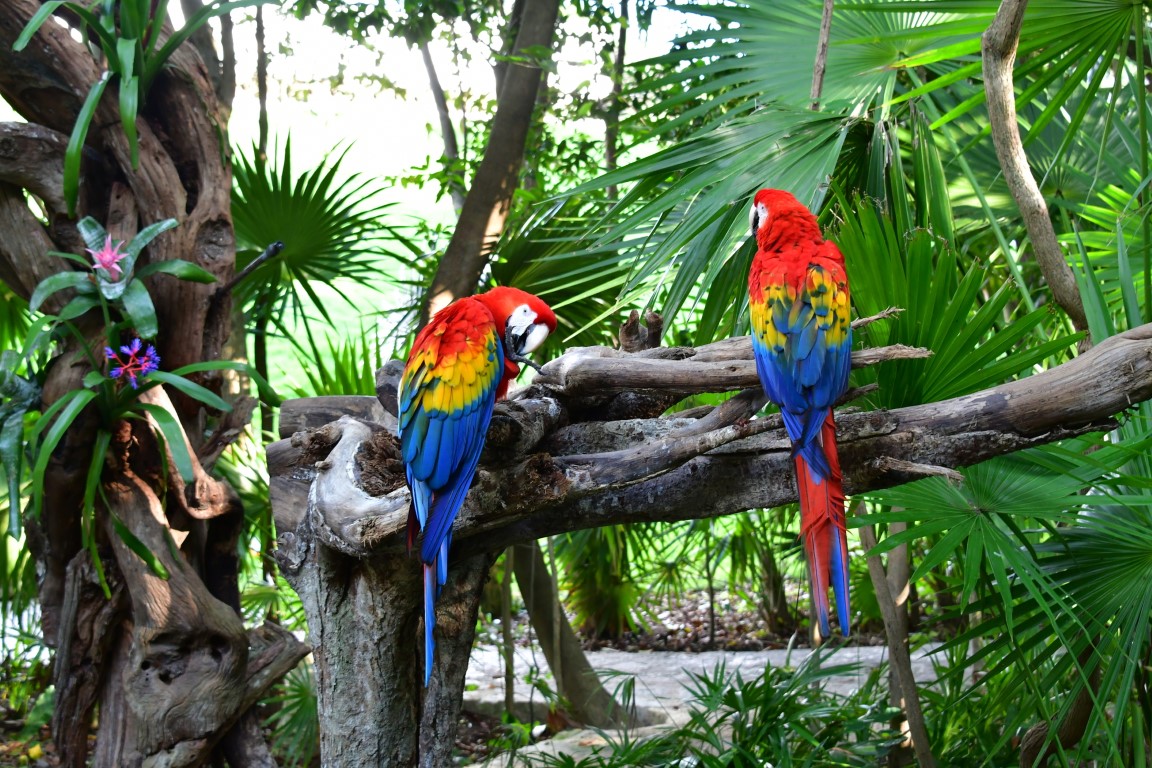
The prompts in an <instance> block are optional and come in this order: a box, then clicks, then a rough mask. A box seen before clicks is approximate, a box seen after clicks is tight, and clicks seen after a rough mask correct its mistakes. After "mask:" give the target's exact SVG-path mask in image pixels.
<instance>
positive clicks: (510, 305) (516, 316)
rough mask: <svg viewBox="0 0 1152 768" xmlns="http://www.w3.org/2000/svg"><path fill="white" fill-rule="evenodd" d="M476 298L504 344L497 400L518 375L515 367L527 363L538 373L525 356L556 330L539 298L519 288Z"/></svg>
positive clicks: (553, 319) (518, 367) (493, 291)
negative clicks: (502, 367)
mask: <svg viewBox="0 0 1152 768" xmlns="http://www.w3.org/2000/svg"><path fill="white" fill-rule="evenodd" d="M476 298H477V299H479V300H480V301H482V302H484V306H486V307H488V311H489V312H491V313H492V317H493V318H494V319H495V320H496V327H497V328H498V329H500V333H501V336H500V338H501V339H502V340H503V342H504V377H503V378H502V379H501V381H500V387H499V389H498V390H497V397H503V396H504V395H505V393H506V392H507V390H508V385H509V384H510V383H511V382H512V380H513V379H514V378H516V376H517V375H519V373H520V366H519V365H518V363H527V364H528V365H531V366H532V367H533V368H536V369H537V370H539V368H540V366H538V365H536V364H535V363H533V362H532V361H531V360H529V359H528V358H527V355H529V354H531V353H532V352H534V351H536V350H537V349H539V348H540V345H541V344H543V343H544V341H545V340H546V339H547V338H548V334H550V333H552V332H553V331H555V330H556V315H555V314H553V312H552V309H551V307H549V306H548V305H547V304H545V303H544V302H543V301H541V300H540V298H539V297H537V296H533V295H532V294H530V293H528V292H526V291H522V290H520V289H519V288H509V287H507V286H500V287H498V288H493V289H492V290H490V291H488V292H487V293H482V294H480V295H478V296H477V297H476Z"/></svg>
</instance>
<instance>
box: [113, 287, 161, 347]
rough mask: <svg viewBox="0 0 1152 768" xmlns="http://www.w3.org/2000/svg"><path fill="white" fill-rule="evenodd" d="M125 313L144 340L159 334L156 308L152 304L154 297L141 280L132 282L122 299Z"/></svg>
mask: <svg viewBox="0 0 1152 768" xmlns="http://www.w3.org/2000/svg"><path fill="white" fill-rule="evenodd" d="M120 300H121V302H122V303H123V306H124V313H125V314H126V315H128V319H129V320H130V321H131V323H132V327H133V328H135V329H136V333H137V335H138V336H140V338H142V339H151V338H153V337H155V336H156V334H157V333H158V332H159V330H160V329H159V326H158V324H157V322H156V307H155V306H154V305H153V304H152V297H151V296H149V295H148V289H147V288H145V287H144V283H142V282H141V281H140V280H130V281H129V282H128V287H127V288H125V289H124V295H123V296H122V297H121V299H120Z"/></svg>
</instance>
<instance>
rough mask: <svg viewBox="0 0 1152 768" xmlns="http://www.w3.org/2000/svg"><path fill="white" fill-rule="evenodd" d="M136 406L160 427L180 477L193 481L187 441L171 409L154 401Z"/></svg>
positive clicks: (185, 480) (186, 480)
mask: <svg viewBox="0 0 1152 768" xmlns="http://www.w3.org/2000/svg"><path fill="white" fill-rule="evenodd" d="M136 407H137V408H139V409H141V410H142V411H144V412H145V413H147V414H148V415H150V416H151V417H152V419H153V420H154V421H155V422H156V426H157V427H159V428H160V435H161V437H163V439H164V442H165V443H166V444H167V445H168V452H169V453H170V454H172V461H173V462H175V464H176V470H177V471H178V472H179V473H180V477H181V479H183V480H184V482H186V483H191V482H193V481H194V480H195V479H196V476H195V474H194V470H193V469H192V456H191V455H190V454H189V453H188V445H187V443H185V442H184V430H183V428H182V427H181V426H180V422H178V421H176V417H175V416H173V415H172V413H171V411H169V410H168V409H166V408H164V407H162V406H159V405H156V404H155V403H137V405H136Z"/></svg>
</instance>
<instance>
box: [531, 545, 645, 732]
mask: <svg viewBox="0 0 1152 768" xmlns="http://www.w3.org/2000/svg"><path fill="white" fill-rule="evenodd" d="M513 551H514V552H515V555H514V557H513V560H512V564H513V567H514V568H515V570H516V584H517V586H519V587H520V594H521V595H523V596H524V604H525V607H526V608H527V609H528V618H529V620H530V621H531V622H532V630H533V631H534V632H535V633H536V637H537V638H538V639H539V640H540V648H541V649H542V650H543V651H544V658H545V660H547V662H548V668H549V669H551V670H552V671H553V673H554V674H555V675H556V683H557V685H558V686H559V688H560V695H561V696H563V697H564V698H565V699H567V701H568V704H569V706H570V707H571V709H570V711H569V714H570V715H572V717H573V718H574V719H576V720H578V721H579V722H581V723H584V724H586V725H590V726H592V727H593V728H620V727H622V726H624V725H630V724H634V723H635V721H636V717H635V713H631V712H628V711H626V710H624V708H623V707H621V706H620V705H619V704H617V703H616V700H615V699H613V698H612V696H611V694H609V693H608V691H606V690H605V689H604V685H603V683H601V682H600V678H599V677H597V676H596V670H594V669H593V668H592V665H591V664H589V663H588V658H587V657H586V656H585V655H584V649H583V648H582V647H581V645H580V639H579V638H578V637H576V633H575V632H573V631H572V625H571V624H569V623H568V619H567V617H565V616H564V615H563V613H561V612H560V601H559V599H558V597H557V595H556V585H555V583H554V582H553V580H552V577H551V574H550V573H549V572H548V566H547V564H546V563H545V562H544V555H543V553H542V552H541V551H540V545H539V544H537V543H536V542H534V541H530V542H523V543H521V544H517V545H516V546H515V547H513Z"/></svg>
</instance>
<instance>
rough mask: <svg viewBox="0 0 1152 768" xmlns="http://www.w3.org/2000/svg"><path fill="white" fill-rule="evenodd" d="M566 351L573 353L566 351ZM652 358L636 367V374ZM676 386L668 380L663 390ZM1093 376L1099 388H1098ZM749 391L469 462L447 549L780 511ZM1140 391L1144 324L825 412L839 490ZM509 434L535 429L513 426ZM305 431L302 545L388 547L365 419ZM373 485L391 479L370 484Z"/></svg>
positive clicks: (765, 425) (1093, 426)
mask: <svg viewBox="0 0 1152 768" xmlns="http://www.w3.org/2000/svg"><path fill="white" fill-rule="evenodd" d="M575 354H576V355H582V351H577V352H576V353H575ZM641 359H642V358H641ZM696 359H697V356H692V357H688V358H686V359H683V360H679V361H661V363H667V364H668V366H669V367H672V366H675V365H685V366H691V367H692V369H693V370H694V371H695V372H696V375H698V376H700V377H701V379H702V380H714V379H713V378H712V377H711V375H710V374H709V371H713V370H714V369H716V370H719V371H720V374H719V376H720V377H721V378H723V377H726V376H728V375H729V374H728V371H729V369H730V365H731V363H730V362H719V363H716V364H713V366H712V367H709V366H702V365H701V364H699V363H698V362H696ZM642 360H643V359H642ZM598 361H599V358H587V357H583V356H581V357H580V361H579V362H577V363H573V364H571V365H570V364H569V361H565V360H563V358H561V360H559V361H555V362H554V363H553V365H559V366H560V367H563V368H564V369H565V370H568V371H570V372H571V374H572V375H571V378H572V379H574V380H579V381H581V382H583V381H586V380H587V377H586V376H585V375H584V374H583V373H581V371H580V367H581V366H582V365H586V364H590V365H597V364H598ZM633 362H634V363H635V362H637V361H636V360H633ZM652 362H653V361H651V360H643V362H642V363H641V366H648V365H650V364H651V363H652ZM623 363H624V361H621V364H623ZM633 378H635V376H633ZM682 378H683V377H681V376H679V375H672V376H670V377H666V379H665V380H666V381H668V380H675V381H679V380H681V379H682ZM1101 382H1108V384H1109V386H1108V387H1107V388H1102V387H1101ZM553 391H554V393H555V394H556V396H557V398H559V399H560V400H561V401H562V399H563V398H564V397H565V396H566V393H564V392H562V391H560V390H558V389H556V390H553ZM754 395H755V393H754V392H750V393H746V394H745V395H742V396H741V397H743V398H746V400H747V401H746V402H744V403H743V404H741V405H739V406H734V407H733V408H732V409H731V410H730V411H729V412H728V413H727V414H725V415H724V416H723V417H721V416H715V417H712V418H713V421H712V422H706V423H707V426H709V427H711V426H715V427H716V428H713V429H708V430H707V431H701V430H700V429H699V425H696V424H693V421H692V420H686V419H675V418H666V419H651V420H645V421H643V422H641V421H637V422H623V423H615V424H601V425H595V424H574V425H571V426H568V427H565V428H564V429H562V430H560V431H559V432H557V433H556V434H555V435H553V436H552V437H550V438H549V439H548V440H547V441H545V442H544V443H543V444H542V445H543V447H545V448H546V449H548V450H550V451H556V450H557V449H558V448H559V449H561V450H560V452H559V453H536V454H533V455H530V456H524V457H522V458H520V459H519V460H517V461H515V462H514V463H512V464H501V465H500V466H488V467H484V466H483V465H482V468H481V472H480V473H479V476H478V481H477V483H476V484H475V485H474V487H473V489H472V492H471V493H470V494H469V497H468V502H467V503H466V505H465V507H464V509H463V510H461V513H460V515H459V516H458V519H457V523H456V527H455V529H454V541H455V542H457V543H458V544H460V545H461V546H466V547H467V549H468V551H469V552H477V551H493V550H497V549H500V548H503V547H505V546H508V545H509V544H512V543H516V542H519V541H525V540H529V539H535V538H540V537H542V536H545V535H550V534H555V533H559V532H563V531H571V530H577V529H580V528H587V527H593V526H598V525H606V524H609V523H619V522H625V521H635V520H681V519H688V518H702V517H711V516H717V515H724V514H729V513H732V512H737V511H740V510H745V509H754V508H760V507H773V506H778V505H780V504H784V503H787V502H792V501H795V500H796V489H795V482H794V479H793V476H792V473H793V469H792V461H791V455H790V450H789V444H788V440H787V437H786V435H785V434H784V432H783V430H781V429H780V428H779V426H778V424H777V422H776V421H775V419H773V418H765V419H760V420H757V421H752V422H742V421H741V420H740V417H739V416H738V413H739V412H740V409H741V408H747V407H748V406H749V403H750V402H751V401H754V399H755V397H754ZM1150 397H1152V325H1146V326H1141V327H1140V328H1136V329H1133V330H1131V331H1128V332H1127V333H1124V334H1121V335H1119V336H1116V337H1113V338H1112V339H1109V340H1107V341H1106V342H1105V343H1103V344H1101V345H1099V346H1098V347H1096V348H1095V349H1093V350H1091V351H1090V352H1088V353H1086V354H1084V355H1082V356H1080V357H1078V358H1076V359H1074V360H1072V361H1070V362H1068V363H1065V364H1063V365H1061V366H1058V367H1056V368H1053V369H1051V370H1049V371H1046V372H1043V373H1040V374H1036V375H1034V376H1030V377H1028V378H1025V379H1021V380H1020V381H1015V382H1011V383H1008V384H1004V385H1001V386H999V387H994V388H992V389H989V390H985V391H983V392H978V393H974V394H971V395H965V396H963V397H958V398H953V399H951V400H946V401H942V402H937V403H928V404H924V405H919V406H914V407H909V408H901V409H898V410H893V411H871V412H866V413H860V412H857V413H848V412H841V413H840V414H839V415H838V416H837V421H838V425H839V433H840V440H839V442H840V453H841V461H842V462H843V465H844V468H845V485H846V489H847V490H848V492H849V493H860V492H862V491H866V490H872V489H876V488H882V487H886V486H890V485H896V484H899V483H902V482H906V481H908V480H911V479H916V478H917V477H922V476H924V475H925V474H942V473H943V474H946V472H947V471H946V469H944V468H948V467H957V466H965V465H969V464H973V463H976V462H979V461H983V460H985V459H988V458H991V457H993V456H997V455H1001V454H1004V453H1008V452H1012V451H1016V450H1021V449H1023V448H1026V447H1029V446H1032V445H1039V444H1043V443H1046V442H1052V441H1054V440H1058V439H1061V438H1063V437H1068V436H1071V435H1075V434H1081V433H1084V432H1088V431H1095V430H1100V429H1106V428H1108V427H1109V426H1111V425H1112V423H1113V422H1112V421H1111V419H1112V417H1113V416H1114V415H1115V414H1117V413H1119V412H1121V411H1123V410H1124V409H1125V408H1127V407H1129V406H1130V405H1132V404H1133V403H1136V402H1140V401H1143V400H1147V399H1149V398H1150ZM528 402H531V401H528ZM520 405H521V406H524V405H526V403H521V404H520ZM550 409H551V406H542V407H540V408H535V409H534V408H523V410H521V411H519V412H511V411H510V412H508V418H512V419H515V418H516V417H517V415H520V416H522V417H523V418H526V419H529V420H532V419H536V418H539V414H540V413H545V412H548V411H549V410H550ZM710 417H711V414H710ZM733 419H734V421H732V422H730V423H727V424H724V423H722V422H725V421H729V420H733ZM522 429H524V430H526V431H531V430H533V429H535V428H534V427H533V426H531V424H526V425H524V426H523V427H522ZM609 430H613V433H612V434H613V435H614V436H613V437H611V438H610V439H608V440H606V441H603V442H601V443H600V444H601V445H606V446H607V448H606V449H597V450H594V451H592V452H586V451H585V450H580V449H577V450H578V453H575V454H572V453H568V454H567V455H565V453H564V452H563V449H565V448H567V449H571V448H572V447H574V446H581V445H588V444H595V443H596V441H595V440H594V439H590V440H589V441H585V440H582V439H581V437H578V436H576V435H574V434H573V433H578V434H587V435H594V434H600V435H601V438H603V436H604V434H605V433H607V432H608V431H609ZM319 433H323V434H325V435H327V438H326V440H327V441H334V442H335V446H336V447H335V448H334V449H332V450H331V452H329V453H325V454H324V456H325V458H324V459H323V460H322V461H320V462H319V463H316V461H315V459H313V461H312V467H311V471H314V472H315V474H316V481H315V482H314V483H313V484H312V486H311V495H310V497H309V502H308V503H309V504H310V505H311V506H312V507H313V508H314V509H315V510H316V512H317V515H318V519H319V520H321V521H323V525H322V527H321V528H320V529H319V530H317V531H316V532H315V534H316V538H318V539H319V540H321V541H323V542H324V543H326V544H327V545H328V546H332V547H334V548H337V549H339V550H340V551H343V552H345V553H347V554H351V555H354V556H361V557H362V556H367V555H369V554H373V553H382V552H386V551H398V550H399V548H400V538H401V537H400V536H399V533H400V532H401V531H402V530H403V529H404V525H405V519H406V515H407V508H408V493H407V489H406V487H405V486H404V484H403V479H402V470H401V468H400V465H399V463H398V462H397V460H396V452H395V438H394V437H393V436H392V434H391V432H390V431H385V430H377V431H375V432H374V431H373V430H372V429H371V428H370V427H369V426H368V425H365V424H363V423H360V422H356V421H354V420H351V419H347V418H345V419H343V420H341V421H340V422H338V423H336V424H333V425H329V426H327V427H324V428H323V429H322V430H320V431H319ZM319 433H317V434H319ZM310 434H312V433H301V434H299V435H297V436H296V437H295V438H294V440H293V442H296V443H300V444H301V445H303V444H304V443H306V442H308V441H310V440H312V441H313V442H314V439H313V438H310V437H309V435H310ZM282 442H283V441H282ZM321 442H325V441H321ZM280 445H281V444H277V445H276V446H273V449H272V450H270V456H276V455H281V454H283V453H284V450H285V449H284V448H282V447H279V446H280ZM390 446H391V447H390ZM371 456H374V457H375V458H370V457H371ZM288 466H289V467H290V468H289V469H285V468H284V467H283V465H282V467H281V468H280V469H277V468H275V467H273V470H272V472H273V479H274V482H275V479H276V477H277V475H278V474H284V473H285V472H287V473H290V474H298V473H299V472H300V470H301V467H300V466H299V465H296V466H292V465H291V463H290V462H289V464H288ZM384 476H390V477H391V478H392V479H391V480H390V481H389V482H384V483H380V481H381V479H382V478H383V477H384ZM366 478H375V482H377V484H379V485H382V486H383V487H384V488H387V492H386V493H378V494H376V495H372V494H369V493H367V492H365V491H364V490H363V488H362V485H363V484H364V482H365V479H366ZM298 484H299V483H298ZM276 516H277V523H278V527H279V529H280V530H281V531H284V532H286V533H288V534H289V535H294V534H293V531H294V530H295V529H294V528H293V527H292V525H291V521H292V516H291V515H290V514H288V513H287V512H286V511H283V510H281V509H277V510H276ZM282 544H283V542H282ZM288 554H289V553H287V552H286V553H285V555H288Z"/></svg>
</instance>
